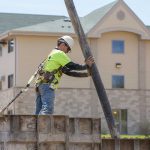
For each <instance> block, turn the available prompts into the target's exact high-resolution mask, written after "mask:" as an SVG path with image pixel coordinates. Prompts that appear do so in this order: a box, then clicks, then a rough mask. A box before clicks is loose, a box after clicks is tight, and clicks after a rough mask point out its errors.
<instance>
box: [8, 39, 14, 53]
mask: <svg viewBox="0 0 150 150" xmlns="http://www.w3.org/2000/svg"><path fill="white" fill-rule="evenodd" d="M14 43H15V42H14V39H10V40H8V53H11V52H13V51H14Z"/></svg>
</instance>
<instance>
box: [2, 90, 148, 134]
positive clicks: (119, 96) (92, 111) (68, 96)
mask: <svg viewBox="0 0 150 150" xmlns="http://www.w3.org/2000/svg"><path fill="white" fill-rule="evenodd" d="M19 90H20V89H19V88H16V89H15V90H14V93H15V95H16V94H17V93H18V92H19ZM106 92H107V95H108V99H109V101H110V105H111V107H112V109H127V113H128V117H127V125H128V133H129V134H139V133H140V132H141V130H140V127H141V123H142V121H144V123H148V122H147V121H149V120H150V118H149V115H148V114H149V112H150V102H149V98H150V91H149V90H147V91H146V95H145V98H146V107H145V108H144V109H143V110H142V109H141V108H140V107H141V101H142V99H141V95H140V91H139V90H106ZM8 97H9V95H8V94H6V93H5V96H4V93H3V101H2V102H5V100H6V99H8ZM2 102H1V103H2ZM13 107H14V109H15V110H14V113H15V114H34V111H35V93H34V89H33V88H30V89H29V90H28V91H27V92H25V93H23V94H22V95H21V96H20V97H19V98H18V99H17V100H16V102H15V104H13ZM145 110H146V112H147V114H145ZM142 113H144V114H142ZM54 114H56V115H69V116H70V117H100V118H101V119H102V132H103V133H104V132H108V128H107V124H106V120H105V117H104V114H103V111H102V107H101V104H100V101H99V99H98V96H97V93H96V91H95V90H94V89H65V88H64V89H62V88H61V89H58V90H57V91H56V99H55V113H54ZM141 115H145V117H144V118H142V120H141V117H140V116H141Z"/></svg>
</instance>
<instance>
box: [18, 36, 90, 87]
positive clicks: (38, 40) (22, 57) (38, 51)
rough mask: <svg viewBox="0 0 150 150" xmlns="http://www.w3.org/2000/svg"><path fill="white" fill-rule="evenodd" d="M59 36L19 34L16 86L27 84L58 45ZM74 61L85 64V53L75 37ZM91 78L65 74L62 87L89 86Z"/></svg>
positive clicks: (72, 56)
mask: <svg viewBox="0 0 150 150" xmlns="http://www.w3.org/2000/svg"><path fill="white" fill-rule="evenodd" d="M58 38H59V37H37V36H18V37H17V43H18V45H17V67H16V68H17V71H16V78H17V80H16V86H23V85H26V83H27V81H28V80H29V78H30V76H31V75H32V74H33V73H34V72H35V70H37V67H38V65H39V64H40V63H41V62H42V61H43V60H44V59H45V58H46V57H47V55H48V54H49V53H50V51H51V50H52V49H53V48H55V47H56V41H57V39H58ZM69 57H70V58H71V59H72V61H74V62H76V63H80V64H84V58H83V54H82V52H81V50H80V48H79V44H78V42H77V40H76V39H75V46H74V48H73V50H72V53H70V54H69ZM89 86H90V79H89V78H85V79H84V80H83V79H81V78H80V79H79V78H72V77H69V78H68V77H66V76H65V75H64V77H63V79H62V81H61V83H60V87H65V88H88V87H89Z"/></svg>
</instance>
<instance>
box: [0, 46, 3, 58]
mask: <svg viewBox="0 0 150 150" xmlns="http://www.w3.org/2000/svg"><path fill="white" fill-rule="evenodd" d="M2 55H3V46H2V44H0V57H1V56H2Z"/></svg>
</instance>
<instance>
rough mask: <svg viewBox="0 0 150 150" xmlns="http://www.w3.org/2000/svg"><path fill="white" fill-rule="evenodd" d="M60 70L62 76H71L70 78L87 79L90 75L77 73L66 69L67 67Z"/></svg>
mask: <svg viewBox="0 0 150 150" xmlns="http://www.w3.org/2000/svg"><path fill="white" fill-rule="evenodd" d="M61 70H62V72H63V73H64V74H66V75H68V76H72V77H88V76H89V75H90V73H88V72H78V71H75V70H72V68H68V67H67V65H66V66H64V67H63V68H62V69H61Z"/></svg>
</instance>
